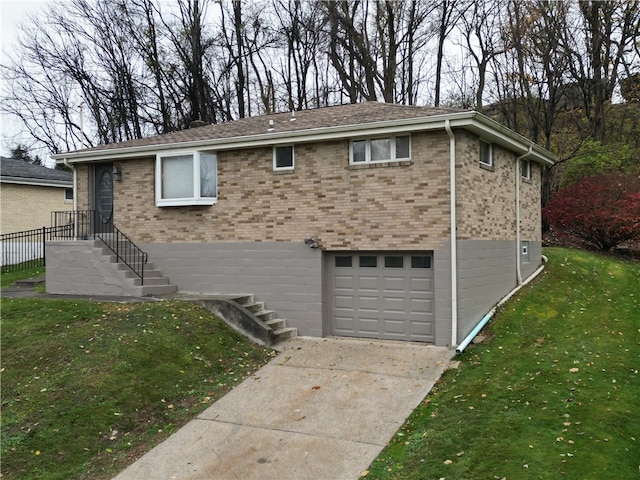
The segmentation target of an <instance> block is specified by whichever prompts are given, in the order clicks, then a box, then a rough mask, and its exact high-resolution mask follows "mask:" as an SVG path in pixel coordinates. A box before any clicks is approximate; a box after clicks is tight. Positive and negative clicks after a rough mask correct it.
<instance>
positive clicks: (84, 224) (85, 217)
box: [51, 210, 148, 285]
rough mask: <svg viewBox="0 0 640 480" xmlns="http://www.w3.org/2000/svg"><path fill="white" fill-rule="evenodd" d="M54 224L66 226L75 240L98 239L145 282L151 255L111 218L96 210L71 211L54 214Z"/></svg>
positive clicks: (52, 216)
mask: <svg viewBox="0 0 640 480" xmlns="http://www.w3.org/2000/svg"><path fill="white" fill-rule="evenodd" d="M51 223H52V225H54V226H63V225H65V226H67V227H68V228H67V229H66V230H65V231H66V232H67V233H68V234H69V237H66V238H67V239H68V238H73V239H74V240H88V239H89V238H93V239H96V238H97V239H98V240H100V241H101V242H102V243H104V245H105V246H106V247H107V248H108V249H109V250H111V251H112V252H113V253H114V254H115V255H116V258H117V261H118V263H124V264H125V265H126V266H127V267H129V269H130V270H131V271H132V272H133V273H134V274H135V275H136V276H137V277H139V278H140V282H141V284H142V285H144V266H145V264H146V263H147V261H148V255H147V253H146V252H145V251H143V250H142V249H141V248H140V247H138V246H137V245H136V244H135V243H134V242H133V241H131V239H130V238H129V237H128V236H127V235H125V234H124V233H123V232H122V231H121V230H120V229H119V228H118V227H116V226H115V225H114V224H113V222H112V221H110V220H108V219H106V218H104V217H103V216H102V215H101V214H100V212H98V211H97V210H72V211H58V212H52V213H51Z"/></svg>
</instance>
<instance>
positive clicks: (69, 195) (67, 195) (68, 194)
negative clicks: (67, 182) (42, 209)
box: [64, 188, 73, 203]
mask: <svg viewBox="0 0 640 480" xmlns="http://www.w3.org/2000/svg"><path fill="white" fill-rule="evenodd" d="M64 201H65V203H69V202H73V188H65V189H64Z"/></svg>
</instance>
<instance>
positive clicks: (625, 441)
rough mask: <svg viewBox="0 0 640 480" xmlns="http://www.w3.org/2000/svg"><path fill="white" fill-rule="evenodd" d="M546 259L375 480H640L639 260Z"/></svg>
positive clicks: (381, 463) (418, 414)
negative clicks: (539, 272)
mask: <svg viewBox="0 0 640 480" xmlns="http://www.w3.org/2000/svg"><path fill="white" fill-rule="evenodd" d="M545 254H546V255H547V256H548V257H549V264H548V265H547V267H546V269H545V271H544V272H543V273H542V274H541V275H540V276H539V277H538V279H537V280H536V281H535V282H533V284H532V285H530V286H527V287H525V288H524V289H523V290H521V291H520V292H519V293H518V295H517V296H515V297H514V298H513V299H512V300H511V301H509V302H508V303H507V304H506V306H505V307H504V308H503V309H502V310H501V311H500V312H499V313H498V314H497V315H496V317H495V318H494V319H493V320H492V321H491V323H490V324H489V328H488V329H487V331H486V332H485V333H487V334H488V336H489V337H488V340H487V341H485V342H484V343H479V344H475V345H472V346H470V347H468V349H467V350H466V351H465V352H463V354H462V355H460V356H459V357H458V358H457V359H459V360H460V365H459V368H458V369H452V370H448V371H447V372H445V374H444V376H443V377H442V379H441V381H440V382H439V383H438V384H437V385H436V387H435V389H434V390H433V391H432V392H431V394H430V395H428V396H427V397H426V398H425V400H424V402H422V403H421V405H420V406H419V407H418V408H417V409H416V410H415V411H414V413H413V415H412V416H411V417H410V418H409V419H408V420H407V422H406V424H405V426H404V427H403V428H402V429H401V430H400V431H399V432H398V433H397V434H396V436H395V437H394V438H393V440H392V441H391V442H390V444H389V445H388V447H387V448H386V449H385V450H384V451H383V452H382V454H381V455H380V456H379V457H378V458H377V459H376V461H375V462H374V463H373V464H372V465H371V467H370V469H369V470H368V471H366V472H363V477H364V478H366V479H367V480H369V479H374V478H375V479H421V480H427V479H443V478H445V479H457V480H460V479H514V480H515V479H527V478H531V479H534V478H535V479H558V478H570V479H616V480H617V479H622V478H625V479H627V478H628V479H631V478H640V420H639V419H640V374H639V373H638V372H639V370H640V263H637V262H632V261H623V260H617V259H615V258H612V257H607V256H603V255H598V254H593V253H588V252H584V251H578V250H567V249H556V248H553V249H548V250H546V251H545Z"/></svg>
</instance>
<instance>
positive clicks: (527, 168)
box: [520, 160, 531, 180]
mask: <svg viewBox="0 0 640 480" xmlns="http://www.w3.org/2000/svg"><path fill="white" fill-rule="evenodd" d="M520 172H521V174H522V178H524V179H525V180H531V161H530V160H522V163H521V164H520Z"/></svg>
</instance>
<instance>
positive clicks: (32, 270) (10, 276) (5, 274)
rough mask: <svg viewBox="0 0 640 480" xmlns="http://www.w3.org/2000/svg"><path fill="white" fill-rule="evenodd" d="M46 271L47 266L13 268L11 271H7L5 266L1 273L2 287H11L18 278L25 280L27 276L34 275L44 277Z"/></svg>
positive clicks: (0, 284) (0, 283)
mask: <svg viewBox="0 0 640 480" xmlns="http://www.w3.org/2000/svg"><path fill="white" fill-rule="evenodd" d="M16 268H18V267H16ZM44 272H45V268H44V267H42V266H40V267H27V268H21V269H20V270H11V271H5V269H4V267H3V268H2V273H1V274H0V287H10V286H11V285H13V284H14V283H15V282H16V281H18V280H25V279H27V278H32V277H43V276H44Z"/></svg>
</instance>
